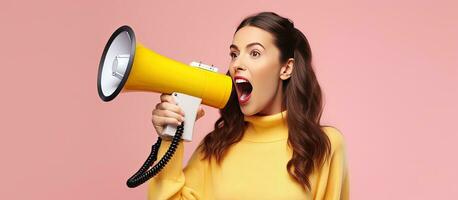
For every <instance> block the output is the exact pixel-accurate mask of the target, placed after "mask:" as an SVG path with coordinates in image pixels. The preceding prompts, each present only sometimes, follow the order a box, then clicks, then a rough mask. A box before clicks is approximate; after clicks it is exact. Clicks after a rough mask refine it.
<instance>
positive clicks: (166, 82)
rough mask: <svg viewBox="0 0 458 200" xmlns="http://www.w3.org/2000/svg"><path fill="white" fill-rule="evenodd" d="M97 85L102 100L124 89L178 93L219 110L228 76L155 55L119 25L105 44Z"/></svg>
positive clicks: (225, 96) (229, 86)
mask: <svg viewBox="0 0 458 200" xmlns="http://www.w3.org/2000/svg"><path fill="white" fill-rule="evenodd" d="M97 88H98V93H99V96H100V98H101V99H102V100H104V101H111V100H113V99H114V98H115V97H116V96H117V95H118V94H119V93H120V92H128V91H150V92H156V93H166V94H171V93H173V92H178V93H183V94H187V95H191V96H194V97H198V98H201V99H202V104H205V105H208V106H211V107H215V108H220V109H221V108H223V107H224V106H225V105H226V103H227V101H228V100H229V97H230V94H231V91H232V79H231V78H230V77H229V76H226V75H223V74H219V73H215V72H213V71H211V70H206V69H204V68H199V67H193V66H190V65H187V64H183V63H181V62H178V61H175V60H172V59H170V58H167V57H165V56H162V55H160V54H157V53H156V52H154V51H152V50H150V49H148V48H146V47H144V46H143V45H141V44H140V43H138V42H137V43H136V39H135V34H134V32H133V30H132V28H130V27H129V26H122V27H120V28H118V29H117V30H116V31H115V32H114V33H113V34H112V35H111V37H110V39H109V40H108V43H107V45H106V46H105V49H104V51H103V54H102V58H101V60H100V64H99V72H98V78H97Z"/></svg>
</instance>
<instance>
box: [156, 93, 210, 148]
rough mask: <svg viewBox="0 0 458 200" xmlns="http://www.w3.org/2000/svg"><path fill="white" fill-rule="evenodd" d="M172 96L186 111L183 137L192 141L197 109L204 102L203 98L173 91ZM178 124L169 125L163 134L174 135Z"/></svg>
mask: <svg viewBox="0 0 458 200" xmlns="http://www.w3.org/2000/svg"><path fill="white" fill-rule="evenodd" d="M172 97H173V99H174V100H175V102H177V104H178V106H179V107H180V108H181V109H182V110H183V111H184V113H185V117H184V121H185V122H186V123H185V124H184V132H183V136H182V139H183V140H184V141H186V142H190V141H192V132H193V130H194V123H195V121H196V115H197V110H198V109H199V105H200V103H201V102H202V99H201V98H198V97H194V96H191V95H187V94H183V93H179V92H173V93H172ZM175 132H176V126H173V125H167V126H166V127H165V128H164V131H163V132H162V135H164V136H168V137H173V136H175Z"/></svg>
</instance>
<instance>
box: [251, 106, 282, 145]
mask: <svg viewBox="0 0 458 200" xmlns="http://www.w3.org/2000/svg"><path fill="white" fill-rule="evenodd" d="M286 115H287V111H286V110H284V111H282V112H278V113H275V114H271V115H252V116H244V120H245V121H247V122H248V127H247V130H246V131H245V134H244V136H243V140H245V141H251V142H273V141H279V140H285V139H287V138H288V126H287V122H286Z"/></svg>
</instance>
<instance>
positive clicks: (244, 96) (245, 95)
mask: <svg viewBox="0 0 458 200" xmlns="http://www.w3.org/2000/svg"><path fill="white" fill-rule="evenodd" d="M248 95H249V94H248V93H246V92H244V93H243V94H242V96H240V100H242V101H243V100H245V99H246V98H247V97H248Z"/></svg>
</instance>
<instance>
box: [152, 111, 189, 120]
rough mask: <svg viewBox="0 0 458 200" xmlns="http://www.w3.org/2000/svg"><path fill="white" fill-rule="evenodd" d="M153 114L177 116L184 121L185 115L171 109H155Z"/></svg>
mask: <svg viewBox="0 0 458 200" xmlns="http://www.w3.org/2000/svg"><path fill="white" fill-rule="evenodd" d="M153 115H156V116H159V117H169V118H175V119H177V120H178V121H180V122H182V121H184V117H183V116H182V115H180V114H178V113H175V112H173V111H170V110H154V111H153Z"/></svg>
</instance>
